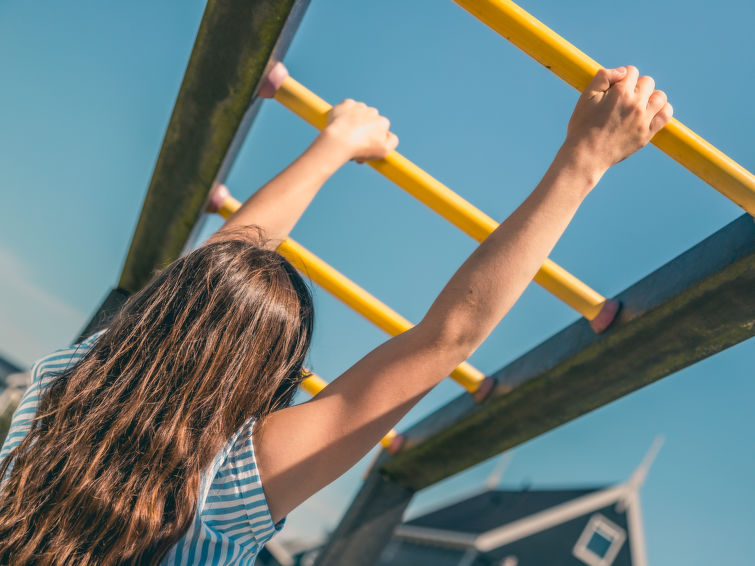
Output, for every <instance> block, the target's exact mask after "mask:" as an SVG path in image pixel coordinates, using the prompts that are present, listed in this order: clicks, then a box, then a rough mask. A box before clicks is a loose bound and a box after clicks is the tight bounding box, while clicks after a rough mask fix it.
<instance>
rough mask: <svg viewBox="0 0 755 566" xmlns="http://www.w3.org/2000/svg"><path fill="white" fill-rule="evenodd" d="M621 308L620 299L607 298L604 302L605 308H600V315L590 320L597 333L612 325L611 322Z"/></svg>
mask: <svg viewBox="0 0 755 566" xmlns="http://www.w3.org/2000/svg"><path fill="white" fill-rule="evenodd" d="M620 308H621V303H620V302H619V301H615V300H613V299H606V302H605V303H603V308H602V309H600V312H599V313H598V316H596V317H595V318H593V319H592V320H591V321H590V326H591V327H592V329H593V330H594V331H595V333H596V334H600V333H601V332H603V331H604V330H605V329H606V328H608V327H609V326H611V323H612V322H613V321H614V319H615V318H616V315H617V314H618V313H619V309H620Z"/></svg>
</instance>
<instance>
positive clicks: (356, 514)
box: [315, 466, 414, 566]
mask: <svg viewBox="0 0 755 566" xmlns="http://www.w3.org/2000/svg"><path fill="white" fill-rule="evenodd" d="M413 496H414V491H413V490H411V489H407V488H406V487H403V486H401V485H398V484H397V483H395V482H392V481H390V480H389V479H388V478H386V477H384V476H383V475H382V474H381V473H380V472H379V470H378V468H377V466H373V468H372V470H371V471H370V473H369V474H368V476H367V478H366V479H365V481H364V484H363V485H362V488H361V489H360V490H359V493H357V495H356V497H355V498H354V501H353V502H352V504H351V506H350V507H349V510H348V511H347V512H346V515H345V516H344V517H343V519H342V520H341V523H340V524H339V525H338V528H337V529H336V530H335V532H333V535H332V536H331V537H330V539H329V541H328V543H327V544H326V546H325V547H324V548H323V549H322V551H321V552H320V554H319V555H318V556H317V560H316V561H315V566H354V565H355V564H358V565H360V566H369V565H371V564H375V563H376V562H377V560H378V558H379V557H380V554H381V553H382V551H383V549H384V548H385V546H386V545H387V544H388V542H389V541H390V539H391V537H392V536H393V531H394V530H395V529H396V527H397V526H398V525H400V524H401V521H402V519H403V516H404V511H405V510H406V507H407V506H408V505H409V502H410V501H411V500H412V497H413Z"/></svg>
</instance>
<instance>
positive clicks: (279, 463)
mask: <svg viewBox="0 0 755 566" xmlns="http://www.w3.org/2000/svg"><path fill="white" fill-rule="evenodd" d="M654 88H655V85H654V82H653V80H652V79H651V78H650V77H647V76H643V77H638V71H637V69H636V68H635V67H632V66H627V67H620V68H617V69H603V70H601V71H599V72H598V73H597V75H596V76H595V78H594V79H593V81H592V82H591V84H590V85H589V86H588V88H587V89H586V90H585V92H584V93H583V94H582V95H581V97H580V98H579V101H578V102H577V105H576V108H575V110H574V113H573V115H572V117H571V120H570V122H569V125H568V127H567V133H566V139H565V141H564V143H563V145H562V147H561V149H560V150H559V151H558V153H557V155H556V158H555V160H554V161H553V164H552V165H551V167H550V168H549V169H548V171H547V172H546V173H545V176H544V177H543V179H542V181H541V182H540V184H539V185H538V186H537V187H536V188H535V190H534V191H533V192H532V194H531V195H530V196H529V197H528V198H527V199H526V200H525V202H524V203H523V204H522V205H521V206H520V207H519V208H518V209H517V210H516V211H515V212H514V213H513V214H512V215H511V216H510V217H509V218H508V219H507V220H506V221H505V222H504V223H503V224H501V225H500V227H499V228H498V229H497V230H495V232H493V233H492V234H491V235H490V236H489V237H488V238H487V240H485V242H483V243H482V244H480V246H479V247H478V248H477V250H476V251H475V252H474V253H473V254H472V255H471V256H470V257H469V258H468V259H467V260H466V262H465V263H464V264H463V265H462V266H461V268H460V269H459V270H458V271H457V272H456V274H455V275H454V276H453V277H452V278H451V280H450V281H449V282H448V284H447V285H446V287H445V288H444V289H443V291H442V292H441V293H440V295H438V297H437V299H436V300H435V302H434V303H433V305H432V306H431V307H430V309H429V311H428V312H427V314H426V315H425V317H424V318H423V319H422V321H421V322H420V323H419V324H417V326H415V327H414V328H412V329H411V330H409V331H407V332H405V333H403V334H401V335H399V336H396V337H395V338H392V339H391V340H388V341H387V342H385V343H384V344H383V345H381V346H380V347H378V348H376V349H375V350H373V351H372V352H370V353H369V354H368V355H367V356H365V357H364V358H363V359H362V360H360V361H359V362H357V363H356V364H355V365H354V366H353V367H351V368H350V369H349V370H348V371H346V373H344V374H343V375H342V376H340V377H339V378H338V379H336V380H334V381H333V382H332V383H331V384H330V385H329V386H328V387H326V388H325V390H324V391H323V392H322V393H320V394H319V395H317V396H316V397H314V398H313V399H312V400H310V401H309V402H307V403H303V404H301V405H297V406H293V407H291V406H289V404H290V402H291V399H292V397H293V395H294V392H295V391H296V388H297V385H298V384H299V382H300V381H301V379H302V364H303V361H304V358H305V356H306V354H307V349H308V348H309V343H310V337H311V334H312V317H313V312H312V299H311V297H310V294H309V292H308V290H307V287H306V285H305V283H304V281H303V280H302V279H301V277H300V276H299V275H298V274H297V273H296V271H295V270H294V269H293V268H292V267H291V265H290V264H289V263H288V262H286V261H285V260H284V259H283V258H282V257H281V256H279V255H278V254H277V253H275V251H274V250H275V247H276V245H277V243H278V242H280V241H281V240H282V239H283V238H285V237H286V236H287V235H288V233H289V231H290V230H291V229H292V228H293V226H294V224H295V223H296V222H297V220H298V219H299V217H300V216H301V214H302V213H303V212H304V210H305V209H306V207H307V205H308V204H309V203H310V201H311V200H312V199H313V198H314V196H315V194H316V193H317V191H318V190H319V188H320V186H321V185H322V184H323V183H324V182H325V180H326V179H327V178H328V177H329V176H330V175H331V174H333V173H334V172H335V171H336V170H337V169H338V167H340V166H341V165H342V164H343V163H345V162H346V161H348V160H352V159H353V160H358V161H364V160H369V159H378V158H382V157H384V156H386V155H387V154H388V153H389V152H390V151H392V150H393V149H394V148H395V147H396V146H397V144H398V139H397V138H396V136H395V135H393V134H392V133H391V132H390V131H389V123H388V120H387V119H385V118H383V117H381V116H380V115H379V114H378V112H377V110H375V109H374V108H368V107H366V106H365V105H364V104H360V103H356V102H354V101H351V100H347V101H345V102H343V103H342V104H340V105H338V106H336V107H335V108H334V109H333V111H332V112H331V115H330V118H329V124H328V126H327V127H326V128H325V129H324V131H323V132H322V133H321V134H320V135H319V136H318V137H317V139H316V141H315V142H314V143H313V144H312V146H311V147H310V148H309V149H308V150H307V151H306V152H305V153H304V154H303V155H302V156H301V157H300V158H299V159H297V160H296V161H295V162H294V163H293V164H292V165H291V166H290V167H288V168H287V169H286V170H285V171H283V172H282V173H281V174H280V175H278V176H277V177H276V178H275V179H273V180H272V181H270V182H269V183H268V184H267V185H265V186H264V187H263V188H262V189H260V190H259V191H258V192H257V193H256V194H255V195H254V196H252V197H251V198H250V199H249V200H248V201H247V202H246V203H245V204H244V205H243V206H242V207H241V209H240V210H239V211H238V212H237V213H236V214H235V215H234V216H233V217H232V218H231V219H229V220H228V222H227V223H226V225H225V226H224V227H223V228H222V229H221V230H220V231H219V232H218V233H217V234H215V235H214V236H213V237H212V238H211V239H210V240H209V241H208V242H207V243H206V244H204V245H203V246H202V247H200V248H199V249H197V250H195V251H193V252H191V253H190V254H188V255H186V256H185V257H182V258H180V259H178V260H176V261H175V262H174V263H173V264H171V265H170V266H168V267H167V268H166V269H165V270H164V271H162V272H161V273H160V274H158V275H157V276H156V277H155V278H154V279H153V281H152V282H151V283H150V284H149V285H148V286H147V287H146V288H145V289H143V290H142V291H141V292H139V293H137V294H136V295H134V296H133V297H131V299H130V300H129V301H128V303H127V304H126V305H125V307H124V308H123V310H122V311H121V312H120V314H119V315H118V316H117V317H116V318H115V319H114V320H113V321H112V322H111V323H110V325H109V327H108V329H107V330H106V331H103V332H100V333H98V334H96V335H94V336H92V337H91V338H89V339H88V340H87V341H85V342H84V343H82V344H80V345H78V346H76V347H74V348H73V349H70V350H65V351H62V352H59V353H56V354H54V355H52V356H48V357H47V358H44V359H43V360H41V361H40V362H38V363H37V364H36V365H35V366H34V368H33V369H32V379H33V384H32V386H31V387H30V389H29V390H28V392H27V393H26V395H25V397H24V399H23V401H22V403H21V404H20V406H19V408H18V410H17V411H16V413H15V415H14V417H13V422H12V429H11V432H10V434H9V436H8V437H7V439H6V441H5V444H4V446H3V449H2V452H1V453H0V457H2V458H3V460H2V465H0V478H2V484H0V562H2V563H14V564H30V563H35V564H64V563H65V564H116V563H124V562H126V563H149V564H158V563H163V564H207V563H211V564H242V563H244V564H251V563H253V562H254V558H255V556H256V554H257V552H258V551H259V549H260V547H261V546H262V545H263V544H264V543H265V542H266V541H267V540H268V539H269V538H270V536H272V534H273V533H274V532H275V531H276V530H277V529H279V528H280V527H281V525H282V523H283V518H284V517H285V515H286V514H287V513H289V512H290V511H291V510H292V509H294V508H295V507H296V506H297V505H299V504H300V503H301V502H303V501H304V500H306V499H307V498H308V497H310V496H311V495H312V494H314V493H315V492H316V491H318V490H319V489H320V488H322V487H323V486H325V485H326V484H328V483H330V482H332V481H333V480H335V479H336V478H337V477H338V476H340V475H341V474H342V473H343V472H345V471H346V470H348V469H349V468H350V467H351V466H352V465H353V464H355V463H356V462H357V461H358V460H359V459H360V458H362V457H363V456H364V455H365V454H366V453H367V451H368V450H370V448H372V447H373V446H374V445H375V444H376V443H377V442H378V440H379V439H380V438H381V437H382V436H383V435H384V434H385V433H386V432H387V431H388V430H389V429H390V428H391V427H392V426H393V425H394V424H395V423H396V422H397V421H398V420H399V419H400V418H401V417H402V416H403V415H404V414H405V413H406V412H407V411H408V410H409V409H410V408H411V407H412V406H413V405H414V404H415V403H416V402H417V401H418V400H419V399H420V398H421V397H422V396H423V395H424V394H425V393H427V392H428V391H429V390H430V389H431V388H432V387H433V386H435V385H436V384H437V383H438V382H439V381H440V380H441V379H443V378H444V377H445V376H446V375H448V373H449V372H450V371H451V370H452V369H453V368H455V367H456V366H457V365H458V364H459V363H460V362H462V361H463V360H465V359H466V358H468V357H469V356H470V355H471V354H472V352H474V350H475V349H476V348H477V347H478V346H479V344H480V343H481V342H482V341H483V340H484V339H485V337H486V336H487V335H488V334H489V333H490V332H491V330H492V329H493V328H494V327H495V326H496V324H498V322H499V321H500V320H501V318H502V317H503V316H504V315H505V314H506V312H507V311H508V310H509V309H510V308H511V306H512V305H513V304H514V302H515V301H516V300H517V298H518V297H519V295H520V294H521V293H522V292H523V291H524V288H525V287H526V286H527V284H528V283H529V282H530V280H531V279H532V277H533V276H534V275H535V273H536V271H537V270H538V268H539V267H540V265H541V264H542V263H543V261H544V260H545V258H546V257H547V255H548V253H549V252H550V250H551V249H552V248H553V246H554V245H555V243H556V241H557V240H558V238H559V236H560V235H561V233H562V232H563V231H564V229H565V228H566V226H567V224H568V223H569V221H570V220H571V218H572V216H573V215H574V213H575V212H576V210H577V208H578V207H579V205H580V203H581V202H582V200H583V199H584V198H585V197H586V196H587V194H588V193H589V192H590V191H591V190H592V188H593V187H594V186H595V185H596V183H597V182H598V180H599V179H600V177H601V176H602V175H603V173H604V172H605V171H606V170H607V169H608V168H609V167H610V166H611V165H613V164H614V163H616V162H618V161H620V160H622V159H624V158H625V157H627V156H628V155H630V154H631V153H633V152H634V151H636V150H638V149H639V148H641V147H642V146H644V145H645V144H646V143H647V142H648V141H649V140H650V138H652V137H653V135H654V134H655V133H656V132H657V131H658V130H660V129H661V128H662V127H663V126H664V125H665V124H666V123H667V122H668V120H669V119H670V118H671V114H672V109H671V106H670V105H669V104H668V103H667V102H666V96H665V94H664V93H663V92H661V91H659V90H654ZM250 226H258V227H260V230H257V229H252V228H250ZM263 486H264V491H263Z"/></svg>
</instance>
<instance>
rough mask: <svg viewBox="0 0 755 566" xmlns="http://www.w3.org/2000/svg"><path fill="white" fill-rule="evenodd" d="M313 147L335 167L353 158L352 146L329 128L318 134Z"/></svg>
mask: <svg viewBox="0 0 755 566" xmlns="http://www.w3.org/2000/svg"><path fill="white" fill-rule="evenodd" d="M311 149H313V150H315V151H317V152H318V153H320V154H321V158H322V159H323V160H324V161H325V162H326V163H327V164H329V165H331V166H332V167H334V168H335V169H338V168H339V167H341V166H342V165H344V164H345V163H346V162H348V161H350V160H351V159H352V158H353V155H352V150H351V148H350V147H349V146H348V145H347V144H345V143H344V142H343V140H341V139H340V138H339V137H338V136H336V135H333V133H332V132H331V131H330V130H329V129H328V128H325V129H324V130H322V131H321V132H320V133H319V134H318V136H317V137H316V138H315V141H314V142H312V146H311Z"/></svg>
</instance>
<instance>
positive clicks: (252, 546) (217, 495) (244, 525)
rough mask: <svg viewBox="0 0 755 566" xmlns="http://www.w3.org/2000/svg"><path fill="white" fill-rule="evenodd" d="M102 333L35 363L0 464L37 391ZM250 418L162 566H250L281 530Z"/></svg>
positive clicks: (18, 436)
mask: <svg viewBox="0 0 755 566" xmlns="http://www.w3.org/2000/svg"><path fill="white" fill-rule="evenodd" d="M99 334H100V333H97V334H94V335H93V336H91V337H89V338H87V339H86V340H85V341H84V342H82V343H81V344H76V345H75V346H72V347H70V348H64V349H62V350H58V351H56V352H54V353H52V354H50V355H49V356H46V357H44V358H42V359H41V360H39V361H38V362H37V363H35V364H34V366H33V367H32V370H31V381H32V383H31V386H30V387H29V389H27V390H26V393H25V394H24V396H23V398H22V399H21V402H20V403H19V405H18V408H17V409H16V411H15V413H14V414H13V419H12V421H11V426H10V430H9V431H8V436H7V437H6V438H5V441H4V443H3V446H2V449H1V450H0V460H2V459H4V458H5V457H6V456H7V455H8V453H9V452H10V451H11V450H13V449H14V448H15V447H17V446H18V445H19V444H20V442H21V440H22V439H23V438H24V436H26V434H27V433H28V431H29V430H30V428H31V421H32V419H33V418H34V416H35V414H36V412H37V405H38V403H39V398H40V393H41V391H42V390H43V389H44V387H45V386H47V385H48V384H49V383H50V382H51V381H52V380H53V378H54V377H55V375H56V374H57V373H58V372H60V371H63V370H65V369H66V368H68V367H70V366H71V365H72V364H75V363H76V362H77V361H79V360H80V359H81V358H82V357H83V356H84V355H85V354H86V353H87V352H88V351H89V350H90V349H91V347H92V345H93V344H94V342H95V340H96V339H97V337H98V336H99ZM253 426H254V419H250V420H248V421H247V422H246V423H244V425H243V426H242V427H241V428H240V429H239V430H238V431H236V433H235V434H234V435H233V436H232V437H231V438H230V439H229V440H228V441H227V442H226V443H225V445H224V446H223V448H222V449H221V450H220V452H219V453H218V454H217V455H216V456H215V459H214V460H213V462H212V464H211V465H210V466H209V467H208V469H207V470H206V471H205V473H204V474H203V476H202V482H201V487H200V491H199V497H198V501H197V511H196V515H195V516H194V521H193V522H192V524H191V526H190V527H189V529H188V530H187V531H186V534H185V535H184V536H183V538H181V540H179V541H178V543H176V545H175V546H174V547H173V548H172V549H171V550H170V552H168V554H167V555H166V557H165V559H164V560H163V561H162V564H163V565H164V566H179V565H180V566H189V565H195V564H196V565H199V564H202V565H221V564H222V565H250V564H254V561H255V558H256V557H257V554H258V553H259V551H260V550H261V548H262V546H263V545H264V544H265V543H266V542H267V541H268V540H270V538H272V536H273V535H274V534H275V533H276V532H278V531H279V530H280V529H281V528H283V523H284V521H285V520H281V521H279V522H278V523H277V524H274V523H273V520H272V518H271V516H270V511H269V509H268V506H267V501H266V499H265V493H264V491H263V489H262V482H261V481H260V477H259V474H258V473H257V462H256V460H255V457H254V446H253V444H252V429H253Z"/></svg>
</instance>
